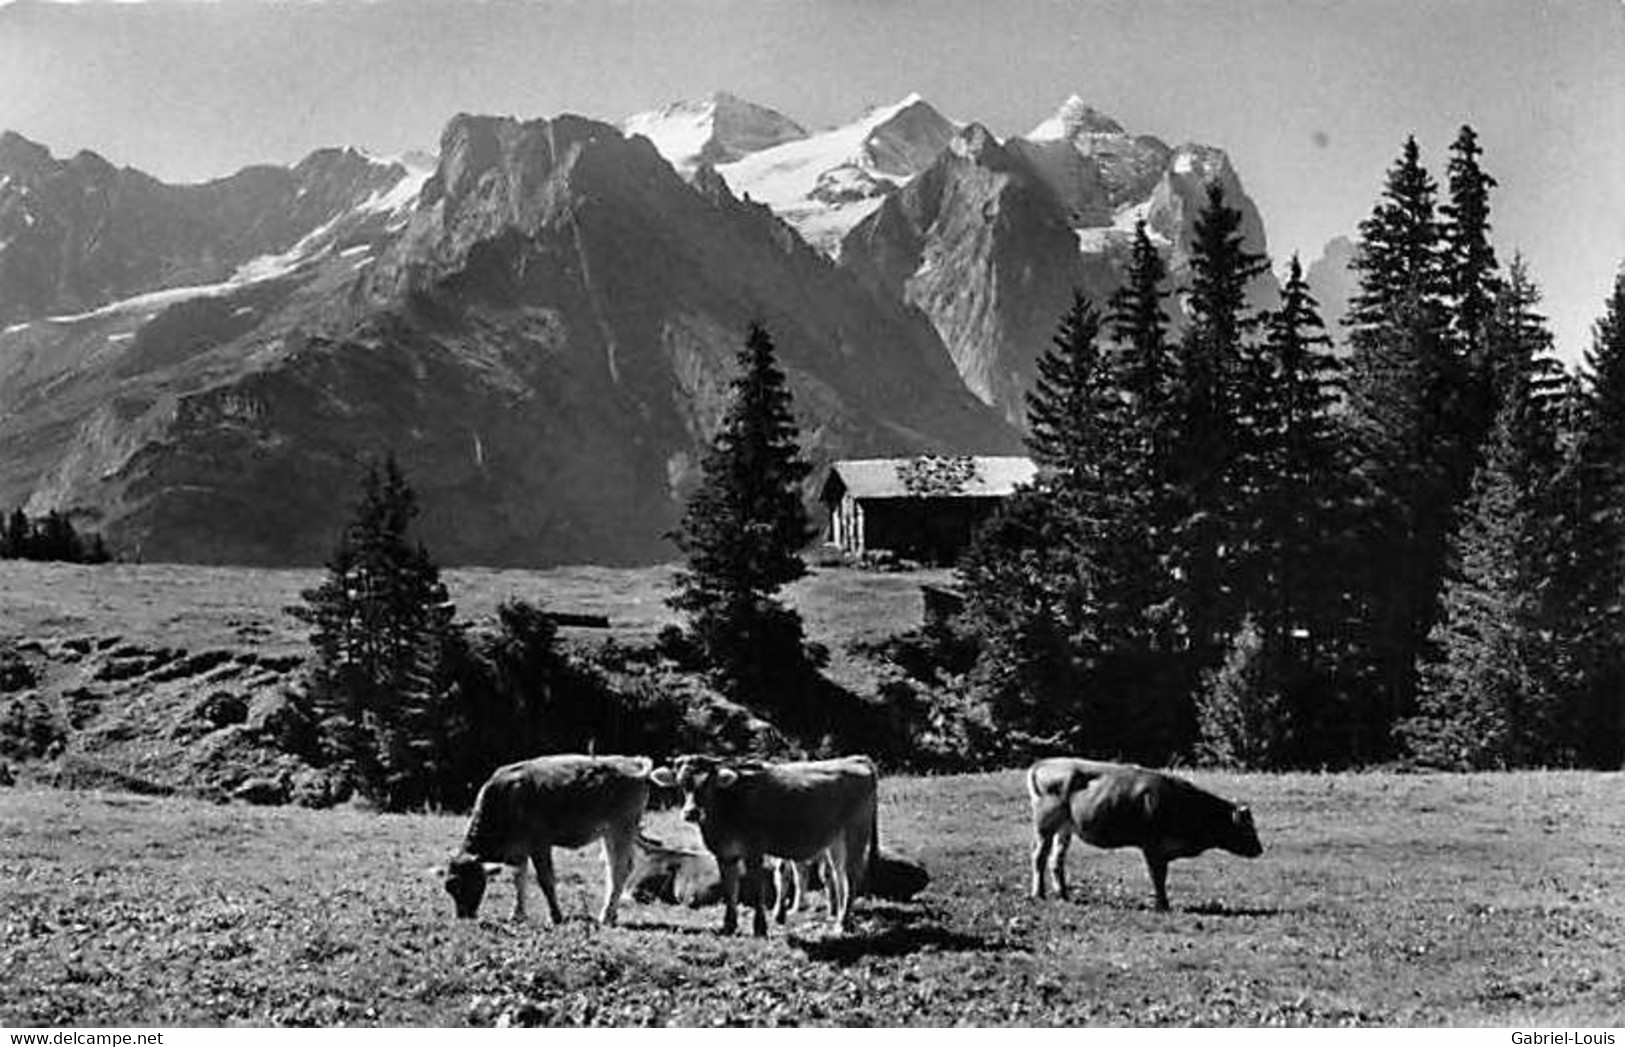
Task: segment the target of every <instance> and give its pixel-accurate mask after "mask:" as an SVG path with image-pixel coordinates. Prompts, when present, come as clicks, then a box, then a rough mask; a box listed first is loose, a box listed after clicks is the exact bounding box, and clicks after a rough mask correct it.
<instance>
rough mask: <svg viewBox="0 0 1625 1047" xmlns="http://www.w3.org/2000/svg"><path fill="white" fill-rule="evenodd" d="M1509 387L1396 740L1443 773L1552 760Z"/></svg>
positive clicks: (1521, 403)
mask: <svg viewBox="0 0 1625 1047" xmlns="http://www.w3.org/2000/svg"><path fill="white" fill-rule="evenodd" d="M1527 404H1528V401H1527V398H1526V396H1525V389H1524V387H1523V384H1522V383H1517V386H1516V388H1515V390H1514V391H1513V396H1512V397H1511V398H1509V399H1508V401H1507V402H1506V404H1505V406H1504V407H1503V408H1502V410H1501V412H1500V414H1499V415H1498V416H1497V419H1496V426H1495V429H1494V430H1493V435H1492V438H1491V443H1490V447H1489V450H1488V454H1487V456H1486V458H1485V460H1484V464H1483V465H1482V466H1481V467H1480V469H1479V471H1478V474H1477V476H1476V477H1475V479H1474V482H1473V491H1472V496H1471V498H1470V499H1469V501H1468V504H1467V506H1466V509H1465V519H1464V523H1463V525H1462V529H1461V531H1460V532H1459V533H1458V534H1457V536H1456V537H1455V540H1454V542H1453V543H1452V562H1453V563H1454V565H1455V572H1454V574H1453V576H1452V577H1451V578H1449V579H1448V580H1447V582H1446V585H1445V588H1444V592H1443V595H1442V597H1441V605H1442V606H1441V613H1440V615H1439V621H1438V624H1437V625H1436V626H1435V627H1434V629H1433V632H1432V634H1431V636H1430V637H1429V646H1430V648H1431V649H1432V652H1433V653H1432V655H1431V657H1430V658H1429V660H1428V661H1427V663H1426V665H1425V666H1424V668H1423V672H1422V686H1421V690H1420V694H1419V696H1418V700H1417V714H1416V715H1415V716H1414V717H1411V718H1410V719H1408V720H1406V721H1405V722H1404V723H1403V724H1402V727H1401V733H1402V735H1403V736H1404V738H1405V740H1406V744H1407V745H1408V747H1409V748H1410V750H1411V752H1412V753H1414V754H1415V755H1416V756H1417V758H1418V759H1420V760H1422V761H1423V762H1424V763H1428V764H1432V765H1436V766H1442V767H1449V768H1453V769H1460V770H1468V769H1485V768H1506V767H1517V766H1523V765H1526V764H1529V763H1533V762H1540V761H1544V759H1546V758H1549V757H1550V756H1551V755H1553V754H1552V748H1551V742H1552V740H1553V737H1554V727H1555V724H1554V698H1555V695H1554V691H1553V687H1552V681H1551V680H1550V678H1549V675H1548V667H1549V666H1550V665H1551V664H1552V652H1551V651H1550V650H1549V649H1547V647H1548V645H1547V643H1546V637H1547V636H1548V635H1549V634H1548V633H1547V632H1546V631H1545V630H1544V629H1543V626H1544V624H1545V623H1544V621H1543V617H1544V616H1543V615H1542V613H1541V607H1540V601H1539V587H1538V586H1537V585H1536V584H1535V578H1534V577H1533V576H1532V573H1531V567H1532V566H1533V565H1531V564H1530V563H1529V562H1528V559H1527V557H1526V551H1527V549H1528V546H1529V543H1530V539H1531V537H1532V533H1533V529H1534V527H1535V526H1536V525H1537V520H1536V519H1535V518H1534V517H1533V516H1532V515H1531V512H1530V504H1529V503H1530V493H1531V492H1529V491H1527V490H1524V489H1522V485H1521V484H1520V482H1519V479H1518V476H1519V473H1520V472H1522V471H1524V469H1525V464H1524V463H1522V462H1521V461H1520V458H1521V452H1520V449H1519V447H1518V437H1517V432H1518V429H1519V428H1520V422H1519V420H1518V418H1517V415H1518V414H1520V413H1521V412H1522V411H1524V410H1525V409H1527Z"/></svg>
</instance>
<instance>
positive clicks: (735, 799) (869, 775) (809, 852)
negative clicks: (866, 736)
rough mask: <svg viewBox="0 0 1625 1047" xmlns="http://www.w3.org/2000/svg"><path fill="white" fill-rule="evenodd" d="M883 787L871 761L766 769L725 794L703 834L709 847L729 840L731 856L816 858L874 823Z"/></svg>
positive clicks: (820, 762) (852, 759)
mask: <svg viewBox="0 0 1625 1047" xmlns="http://www.w3.org/2000/svg"><path fill="white" fill-rule="evenodd" d="M878 782H879V774H878V773H877V771H876V770H875V765H874V762H873V761H872V760H870V759H869V758H868V757H866V756H847V757H842V758H840V759H835V760H810V761H804V762H800V763H783V764H768V765H764V766H763V767H762V768H760V769H757V770H754V771H752V772H750V773H748V774H746V775H744V776H742V777H741V778H740V780H739V781H738V782H737V783H736V784H735V785H734V786H733V787H732V788H730V789H728V790H726V791H725V792H724V793H723V795H724V796H726V797H727V800H726V802H725V803H724V804H723V806H722V807H721V809H720V810H719V811H718V817H717V818H716V819H715V820H714V821H710V822H708V823H707V824H706V825H705V826H704V827H703V829H702V831H703V832H705V833H706V835H707V842H708V843H709V842H711V840H712V839H713V838H720V837H726V840H727V843H729V844H732V845H734V846H729V847H727V848H726V849H727V850H729V851H732V850H734V849H735V848H736V847H739V846H742V847H743V848H744V849H746V850H749V851H753V852H756V853H760V854H769V855H774V856H776V857H783V858H797V859H805V858H810V857H812V856H813V855H814V854H816V853H817V852H818V851H820V850H822V849H823V848H824V847H825V846H827V845H828V843H829V842H830V839H831V837H832V836H834V834H835V833H837V832H839V831H840V830H841V829H842V828H843V827H845V826H847V825H848V824H849V823H851V822H852V821H853V820H854V819H856V818H868V819H869V820H870V824H872V823H873V819H874V818H875V815H876V807H877V803H878ZM719 842H721V840H720V839H719Z"/></svg>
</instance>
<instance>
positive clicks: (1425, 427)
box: [1345, 138, 1475, 758]
mask: <svg viewBox="0 0 1625 1047" xmlns="http://www.w3.org/2000/svg"><path fill="white" fill-rule="evenodd" d="M1436 195H1437V186H1436V185H1435V183H1434V181H1433V179H1432V177H1431V176H1430V175H1429V174H1428V173H1427V171H1426V169H1424V168H1423V167H1422V163H1421V156H1420V151H1419V150H1418V148H1417V146H1416V140H1415V139H1414V138H1407V139H1406V140H1405V146H1404V149H1403V150H1402V152H1401V154H1400V158H1399V160H1398V161H1396V163H1395V164H1394V166H1393V167H1392V168H1390V169H1389V172H1388V175H1387V179H1386V184H1385V187H1384V191H1383V196H1382V199H1381V200H1379V201H1378V203H1377V205H1376V207H1375V208H1374V209H1373V211H1372V213H1371V215H1370V217H1368V218H1367V219H1366V220H1365V221H1363V222H1361V223H1360V240H1359V243H1358V245H1357V247H1356V252H1355V260H1354V269H1355V271H1356V272H1357V274H1358V276H1359V280H1360V288H1359V291H1358V293H1357V294H1356V295H1355V296H1354V299H1353V301H1352V303H1351V305H1350V310H1349V314H1348V317H1347V318H1346V320H1345V325H1346V326H1347V327H1348V329H1349V342H1350V346H1351V349H1352V352H1351V356H1350V361H1349V383H1348V411H1347V415H1346V418H1347V423H1348V427H1349V437H1350V442H1351V443H1352V445H1353V450H1354V470H1353V471H1354V475H1355V477H1356V479H1357V481H1358V483H1359V486H1360V489H1361V490H1360V499H1361V502H1360V512H1361V514H1362V516H1363V523H1362V529H1363V532H1364V536H1365V538H1366V541H1365V546H1366V555H1365V556H1364V557H1363V560H1362V562H1363V565H1364V567H1365V572H1364V576H1363V577H1362V578H1361V579H1360V580H1359V581H1360V584H1359V586H1358V590H1359V592H1360V594H1361V597H1362V600H1363V602H1364V607H1363V608H1361V610H1360V616H1361V618H1362V620H1363V632H1364V640H1363V644H1362V646H1363V648H1364V651H1365V654H1364V661H1365V662H1366V665H1367V668H1366V673H1367V674H1368V676H1369V678H1370V681H1371V682H1370V684H1369V692H1370V708H1369V709H1367V710H1366V711H1365V712H1364V714H1363V715H1362V716H1361V717H1360V720H1361V721H1362V722H1364V723H1365V724H1367V725H1368V727H1369V728H1370V730H1371V735H1370V737H1369V738H1368V739H1367V740H1365V741H1364V742H1362V743H1361V746H1362V749H1363V750H1364V751H1362V752H1359V753H1357V754H1355V755H1356V757H1357V758H1371V757H1377V756H1381V755H1384V754H1385V753H1386V751H1387V749H1388V742H1389V739H1388V737H1387V735H1388V731H1389V729H1390V728H1391V727H1392V725H1393V723H1394V721H1395V718H1396V717H1398V716H1401V715H1404V714H1406V713H1408V712H1409V709H1410V706H1411V703H1412V700H1413V697H1414V694H1415V687H1416V670H1417V664H1418V657H1419V655H1420V653H1421V649H1422V644H1423V642H1424V641H1425V639H1426V637H1427V634H1428V631H1429V630H1430V629H1431V628H1432V625H1433V616H1434V613H1435V611H1436V608H1437V596H1438V592H1439V584H1440V579H1441V577H1442V575H1443V570H1444V560H1445V551H1446V545H1447V542H1448V538H1449V535H1450V533H1451V530H1452V525H1453V515H1454V508H1455V504H1456V500H1457V496H1458V494H1459V492H1460V489H1461V486H1462V484H1461V483H1460V482H1459V479H1458V474H1459V473H1460V471H1461V467H1462V465H1463V463H1470V462H1471V454H1472V451H1473V450H1475V448H1473V447H1471V446H1464V439H1463V434H1461V433H1460V432H1458V431H1456V430H1455V429H1454V427H1453V426H1451V424H1450V420H1451V418H1452V411H1451V404H1452V403H1453V401H1454V398H1455V397H1456V395H1457V392H1458V390H1459V388H1460V379H1461V369H1460V367H1459V366H1458V361H1457V358H1456V356H1455V354H1454V353H1453V352H1452V350H1451V346H1450V341H1449V339H1448V337H1447V331H1446V322H1445V321H1446V315H1447V314H1446V312H1445V308H1444V305H1445V297H1446V294H1447V292H1448V287H1447V280H1446V275H1445V267H1444V245H1443V240H1442V236H1441V233H1440V228H1439V223H1438V220H1437V218H1436V216H1435V212H1434V203H1435V197H1436Z"/></svg>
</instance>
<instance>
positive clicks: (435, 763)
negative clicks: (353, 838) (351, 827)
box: [291, 456, 459, 810]
mask: <svg viewBox="0 0 1625 1047" xmlns="http://www.w3.org/2000/svg"><path fill="white" fill-rule="evenodd" d="M417 513H418V508H417V499H416V496H415V495H414V494H413V492H412V490H411V488H410V486H408V484H407V482H406V478H405V476H404V475H403V474H402V473H401V470H400V468H399V466H398V465H397V464H396V462H395V459H394V457H393V456H390V457H388V458H387V459H386V460H385V462H384V464H383V467H382V468H381V469H380V468H379V467H378V466H377V464H376V463H372V464H369V465H368V466H367V469H366V472H365V474H364V476H363V478H362V483H361V497H360V500H359V502H358V503H357V504H356V507H355V511H354V513H353V515H352V518H351V520H350V523H349V524H348V525H347V526H346V528H345V530H344V532H343V534H342V536H341V538H340V540H339V544H338V547H337V549H335V550H334V553H333V556H332V557H331V559H330V560H329V561H328V565H327V578H326V579H325V580H324V581H323V582H322V584H321V585H319V586H317V587H316V588H314V589H308V590H306V591H304V592H303V593H301V594H300V595H301V596H302V597H303V599H304V604H303V605H302V606H298V607H295V608H292V609H291V610H292V613H293V614H294V615H295V617H297V618H299V619H300V620H302V621H304V622H306V623H308V624H309V625H310V626H311V637H310V640H311V645H312V646H313V647H314V649H315V656H316V657H315V659H314V663H313V665H312V669H311V674H310V679H309V686H308V698H309V701H310V703H311V705H312V707H313V709H314V711H315V713H316V717H317V721H318V729H319V732H320V735H321V739H322V745H323V750H324V754H325V755H326V757H327V758H328V759H329V760H330V761H331V762H332V763H333V764H334V765H335V766H336V767H337V768H338V769H339V770H340V771H341V772H342V773H343V774H344V775H345V776H346V777H348V778H349V780H350V781H351V783H352V784H353V785H355V786H356V788H357V789H358V790H360V791H361V792H362V794H363V795H366V796H367V797H368V798H369V799H371V800H373V801H374V802H376V803H378V804H379V805H380V806H382V807H384V808H386V809H390V810H400V809H404V808H407V807H416V806H422V805H425V804H429V805H439V804H443V803H445V802H447V800H448V799H449V798H450V797H451V796H453V795H455V794H456V793H457V792H458V791H459V790H458V785H457V783H453V782H450V781H448V770H449V769H450V768H451V767H453V766H454V765H455V764H456V762H457V760H456V755H455V753H454V752H453V751H452V750H453V748H454V740H453V734H454V732H455V731H456V729H457V723H458V721H457V715H456V711H455V702H454V696H453V695H452V694H451V693H450V682H449V680H448V679H447V674H446V672H445V669H446V664H445V656H446V651H447V647H448V645H449V644H450V643H451V642H452V637H453V625H452V619H453V617H454V615H455V613H456V612H455V608H454V607H453V606H452V604H451V602H450V599H449V597H448V596H447V593H446V588H445V585H444V584H443V583H442V582H441V580H440V572H439V569H438V568H437V567H436V566H435V564H434V562H433V560H431V559H430V557H429V554H428V552H427V551H426V550H425V549H424V547H423V545H422V544H421V543H413V542H411V541H410V540H409V538H408V532H409V529H410V527H411V523H412V520H413V519H414V518H415V517H416V516H417Z"/></svg>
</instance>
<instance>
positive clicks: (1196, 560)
mask: <svg viewBox="0 0 1625 1047" xmlns="http://www.w3.org/2000/svg"><path fill="white" fill-rule="evenodd" d="M1266 264H1267V263H1266V262H1265V260H1264V258H1263V257H1262V256H1261V255H1257V254H1255V253H1253V252H1251V251H1248V250H1247V249H1246V247H1245V245H1244V243H1243V239H1242V235H1241V212H1239V211H1237V210H1235V209H1234V208H1231V207H1229V206H1228V205H1226V204H1225V202H1224V190H1223V188H1222V187H1221V186H1220V185H1219V184H1218V183H1216V182H1215V183H1211V184H1209V186H1208V187H1207V199H1206V203H1205V205H1204V206H1203V208H1202V211H1201V213H1200V214H1198V215H1197V219H1196V223H1195V230H1194V236H1193V238H1192V242H1191V260H1190V268H1191V285H1190V288H1189V291H1188V293H1187V295H1186V301H1185V308H1186V312H1187V313H1188V314H1189V317H1190V322H1189V325H1188V326H1187V327H1186V329H1185V334H1184V338H1183V340H1182V345H1181V351H1180V368H1179V384H1178V386H1177V389H1176V393H1175V414H1176V423H1175V424H1176V426H1177V434H1176V436H1175V437H1174V439H1173V440H1172V441H1171V442H1172V443H1173V445H1174V446H1173V447H1172V449H1171V453H1170V475H1171V477H1172V479H1173V480H1174V483H1175V484H1176V485H1177V487H1178V489H1179V503H1180V504H1179V506H1178V513H1179V521H1178V523H1177V524H1176V528H1175V534H1174V536H1173V540H1172V542H1171V547H1172V556H1171V560H1172V562H1173V566H1174V568H1175V570H1177V571H1178V573H1179V575H1180V578H1181V583H1182V586H1181V593H1182V601H1181V602H1182V608H1181V610H1182V617H1183V620H1184V624H1185V628H1186V630H1187V633H1188V636H1189V643H1190V650H1191V654H1192V665H1191V666H1190V668H1191V669H1192V670H1193V671H1200V670H1202V669H1206V668H1208V667H1210V666H1212V665H1213V664H1214V662H1215V661H1216V660H1217V658H1218V656H1219V654H1220V652H1221V651H1222V650H1223V647H1224V644H1225V642H1226V640H1227V639H1228V637H1229V634H1230V633H1231V632H1232V631H1234V629H1235V627H1236V626H1237V625H1238V624H1239V622H1240V619H1241V615H1242V613H1243V610H1244V607H1243V602H1244V601H1243V598H1242V597H1241V595H1240V594H1239V593H1238V592H1237V591H1236V589H1237V585H1238V581H1239V572H1240V570H1241V564H1242V562H1243V560H1244V559H1245V557H1246V555H1247V553H1246V552H1245V550H1242V549H1239V548H1238V547H1237V546H1238V542H1240V541H1245V540H1246V535H1245V533H1244V532H1245V531H1246V530H1247V524H1246V522H1245V520H1244V519H1243V518H1244V517H1245V516H1246V514H1247V513H1249V512H1250V511H1251V508H1250V507H1251V504H1252V503H1253V501H1254V500H1255V499H1256V493H1257V492H1256V482H1257V476H1256V475H1255V474H1254V473H1253V471H1252V470H1251V469H1250V468H1249V463H1250V461H1251V457H1250V456H1251V455H1252V453H1253V451H1254V449H1255V448H1254V444H1253V442H1252V437H1253V434H1252V432H1251V431H1250V430H1249V429H1248V428H1247V422H1246V419H1247V417H1248V415H1249V413H1250V412H1251V409H1252V406H1253V405H1251V404H1249V403H1245V402H1243V396H1244V392H1245V390H1246V389H1247V388H1249V387H1250V386H1251V383H1250V382H1249V381H1248V376H1247V374H1246V372H1247V370H1248V368H1249V367H1250V366H1251V364H1250V362H1249V353H1250V347H1249V345H1248V342H1247V339H1248V338H1249V336H1250V335H1251V333H1252V331H1253V330H1254V328H1255V327H1256V326H1257V318H1256V317H1254V316H1253V315H1252V314H1251V312H1250V311H1249V309H1248V306H1247V285H1248V284H1249V283H1250V282H1251V281H1252V280H1253V278H1254V277H1256V276H1257V275H1258V274H1259V273H1261V272H1263V271H1264V269H1265V267H1266Z"/></svg>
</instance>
